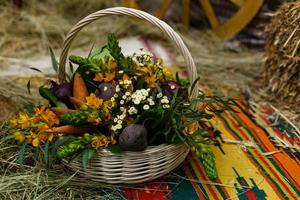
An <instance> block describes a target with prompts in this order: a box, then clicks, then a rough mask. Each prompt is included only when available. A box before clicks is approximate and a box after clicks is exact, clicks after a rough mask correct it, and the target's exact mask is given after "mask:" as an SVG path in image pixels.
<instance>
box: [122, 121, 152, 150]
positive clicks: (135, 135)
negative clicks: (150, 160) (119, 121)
mask: <svg viewBox="0 0 300 200" xmlns="http://www.w3.org/2000/svg"><path fill="white" fill-rule="evenodd" d="M147 135H148V132H147V129H146V128H145V126H143V125H140V124H131V125H129V126H127V127H126V128H124V130H123V131H122V133H121V134H120V137H119V145H120V146H121V147H122V148H123V149H125V150H129V151H143V150H145V149H146V147H147V145H148V141H147Z"/></svg>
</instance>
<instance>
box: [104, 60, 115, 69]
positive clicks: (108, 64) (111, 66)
mask: <svg viewBox="0 0 300 200" xmlns="http://www.w3.org/2000/svg"><path fill="white" fill-rule="evenodd" d="M106 66H107V67H108V68H109V69H110V70H112V71H113V70H115V69H116V67H117V63H116V61H114V60H109V61H108V62H107V63H106Z"/></svg>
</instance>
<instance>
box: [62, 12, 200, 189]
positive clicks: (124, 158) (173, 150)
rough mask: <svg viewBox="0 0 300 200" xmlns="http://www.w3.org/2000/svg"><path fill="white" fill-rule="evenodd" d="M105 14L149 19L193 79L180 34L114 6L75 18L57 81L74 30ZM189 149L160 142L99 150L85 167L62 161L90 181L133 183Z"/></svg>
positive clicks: (165, 168)
mask: <svg viewBox="0 0 300 200" xmlns="http://www.w3.org/2000/svg"><path fill="white" fill-rule="evenodd" d="M108 15H127V16H132V17H137V18H140V19H143V20H145V21H148V22H150V23H151V24H152V25H154V26H156V27H158V28H159V29H161V30H162V32H163V33H165V34H167V35H168V36H169V38H170V39H171V40H172V41H173V42H174V43H175V44H176V46H177V48H178V49H179V51H180V52H181V54H182V55H183V57H184V59H185V62H186V66H187V70H188V73H189V79H190V80H191V82H194V81H195V80H196V78H197V76H198V75H197V70H196V67H195V64H194V61H193V58H192V56H191V54H190V52H189V51H188V49H187V47H186V46H185V44H184V42H183V41H182V39H181V38H180V36H179V35H178V34H177V33H176V32H175V31H174V30H173V29H172V28H171V27H170V26H169V25H168V24H166V23H165V22H163V21H161V20H159V19H158V18H156V17H154V16H152V15H150V14H148V13H146V12H143V11H140V10H136V9H132V8H124V7H114V8H109V9H104V10H100V11H97V12H95V13H92V14H90V15H88V16H87V17H85V18H83V19H82V20H81V21H79V22H78V23H77V24H75V26H74V27H73V28H72V29H71V30H70V32H69V33H68V34H67V36H66V39H65V40H64V43H63V50H62V53H61V56H60V62H59V63H60V65H59V71H58V76H59V80H60V82H64V81H65V74H66V71H65V64H66V60H67V56H68V52H69V48H70V46H71V43H72V41H73V39H74V38H75V37H76V35H77V33H78V32H79V31H80V30H81V29H82V28H83V27H85V26H86V25H88V24H90V23H91V22H93V21H95V20H97V19H99V18H101V17H104V16H108ZM197 91H198V88H197V86H196V88H195V89H194V91H193V93H192V96H195V95H196V93H197ZM188 152H189V148H188V146H187V145H186V144H170V145H166V144H162V145H158V146H149V147H147V149H146V150H144V151H140V152H129V151H126V152H123V153H121V154H112V153H111V152H109V151H108V150H105V149H104V150H99V151H98V152H97V154H96V156H95V158H93V159H92V161H91V163H90V165H89V166H88V167H87V168H83V166H82V162H81V159H79V158H78V159H75V160H73V161H72V162H70V163H67V162H65V164H66V165H67V166H68V167H70V168H71V169H73V170H76V171H77V170H78V171H79V173H80V174H82V175H84V176H85V177H87V178H89V179H90V180H93V181H98V182H105V183H110V184H134V183H141V182H146V181H150V180H153V179H156V178H159V177H161V176H163V175H165V174H167V173H169V172H170V171H172V170H173V169H175V168H176V167H177V166H178V165H180V164H181V163H182V162H183V161H184V159H185V157H186V156H187V154H188Z"/></svg>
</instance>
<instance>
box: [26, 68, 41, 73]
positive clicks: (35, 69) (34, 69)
mask: <svg viewBox="0 0 300 200" xmlns="http://www.w3.org/2000/svg"><path fill="white" fill-rule="evenodd" d="M29 69H31V70H33V71H37V72H40V73H42V74H44V72H42V71H41V70H39V69H37V68H35V67H29Z"/></svg>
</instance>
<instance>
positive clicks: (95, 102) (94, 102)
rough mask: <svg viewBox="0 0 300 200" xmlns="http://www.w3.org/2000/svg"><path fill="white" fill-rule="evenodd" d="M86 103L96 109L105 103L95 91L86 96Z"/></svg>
mask: <svg viewBox="0 0 300 200" xmlns="http://www.w3.org/2000/svg"><path fill="white" fill-rule="evenodd" d="M85 99H86V105H87V106H89V107H92V108H95V109H98V108H100V106H101V105H102V103H103V99H99V98H97V97H96V95H95V94H94V93H91V94H90V96H88V97H86V98H85Z"/></svg>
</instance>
